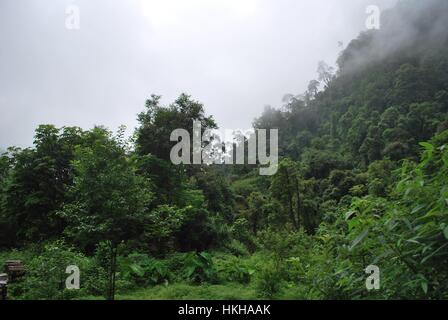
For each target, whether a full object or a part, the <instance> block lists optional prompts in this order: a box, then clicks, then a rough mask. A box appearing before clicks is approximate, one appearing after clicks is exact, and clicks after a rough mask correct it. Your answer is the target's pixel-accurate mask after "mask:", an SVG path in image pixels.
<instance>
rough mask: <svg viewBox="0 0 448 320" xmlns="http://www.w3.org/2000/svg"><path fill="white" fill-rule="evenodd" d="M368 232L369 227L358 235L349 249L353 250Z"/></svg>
mask: <svg viewBox="0 0 448 320" xmlns="http://www.w3.org/2000/svg"><path fill="white" fill-rule="evenodd" d="M368 234H369V229H366V230H364V231H363V232H362V233H361V234H360V235H359V236H357V237H356V239H355V240H353V242H352V244H351V245H350V248H349V250H350V251H352V250H353V249H354V248H355V247H356V246H357V245H358V244H359V243H360V242H361V241H362V240H363V239H364V238H365V237H366V236H367V235H368Z"/></svg>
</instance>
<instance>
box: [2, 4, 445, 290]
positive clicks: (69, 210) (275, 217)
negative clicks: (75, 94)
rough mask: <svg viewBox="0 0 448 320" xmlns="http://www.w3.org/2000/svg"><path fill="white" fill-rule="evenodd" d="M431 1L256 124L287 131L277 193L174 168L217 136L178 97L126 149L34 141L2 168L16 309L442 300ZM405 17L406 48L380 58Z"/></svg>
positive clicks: (114, 141)
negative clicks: (192, 144) (372, 283)
mask: <svg viewBox="0 0 448 320" xmlns="http://www.w3.org/2000/svg"><path fill="white" fill-rule="evenodd" d="M427 2H428V3H429V4H428V3H426V1H425V6H423V5H421V2H419V1H416V0H408V1H403V2H400V3H399V4H398V6H397V7H396V8H395V9H392V10H391V11H390V12H388V13H387V14H385V15H384V20H385V21H384V22H383V25H384V27H383V28H382V29H381V30H380V31H369V32H367V33H363V34H361V35H360V36H359V37H358V38H357V39H356V40H353V41H352V42H351V43H350V45H349V46H348V47H347V48H346V49H345V50H344V51H343V52H342V53H341V55H340V58H339V60H338V66H339V69H338V71H337V72H336V73H335V72H334V71H333V70H332V69H331V68H329V67H328V66H326V65H325V64H324V63H321V64H320V65H319V70H318V71H319V81H317V80H313V81H311V83H310V86H309V88H308V91H307V92H306V93H305V94H303V95H299V96H289V97H287V99H285V101H286V104H285V105H284V106H283V107H282V108H281V109H273V108H267V109H266V110H265V112H264V113H263V114H262V115H261V117H260V118H258V119H256V120H255V122H254V127H255V128H263V129H279V143H280V146H279V147H280V162H279V168H278V172H277V174H276V175H274V176H272V177H270V176H260V175H259V173H258V168H256V166H250V165H241V166H239V165H235V166H230V167H229V166H225V167H223V166H205V165H192V166H184V165H180V166H175V165H173V164H171V162H170V160H169V154H170V149H171V147H172V145H173V144H174V143H172V142H170V141H169V137H170V133H171V132H172V130H174V129H177V128H185V129H187V128H190V130H192V128H191V125H192V119H196V120H199V121H201V123H202V128H203V129H205V128H216V127H217V124H216V123H215V121H214V120H213V118H212V117H209V116H206V115H205V112H204V108H203V106H202V105H201V104H200V103H199V102H197V101H194V100H192V99H191V97H189V96H187V95H184V94H183V95H181V96H180V97H179V99H177V100H176V101H175V102H174V103H173V104H171V105H169V106H161V105H160V98H159V97H158V96H152V97H151V98H150V99H148V101H147V103H146V109H145V111H144V112H142V113H141V114H140V115H139V116H138V120H139V127H138V128H137V129H136V131H135V135H134V137H133V139H131V140H130V141H127V140H126V139H124V138H123V132H122V131H119V132H118V133H117V134H113V133H111V132H109V131H108V130H107V129H105V128H102V127H96V128H94V129H92V130H89V131H85V130H81V129H80V128H68V127H64V128H56V127H54V126H52V125H42V126H39V127H38V128H37V130H36V135H35V141H34V147H32V148H27V149H19V148H9V149H8V151H7V152H6V153H5V154H3V155H2V156H1V157H0V191H1V192H0V230H1V232H0V248H2V250H1V251H0V264H1V265H3V263H4V261H5V260H9V259H18V260H22V261H23V262H24V264H25V265H26V267H27V273H26V276H25V277H23V278H22V279H20V280H19V281H17V282H15V283H12V284H11V285H10V291H9V293H10V298H11V299H101V298H103V297H104V298H106V299H114V298H116V299H448V268H447V263H448V130H447V129H448V91H447V90H448V89H447V88H448V33H447V32H446V28H445V27H444V28H440V21H445V20H444V19H447V18H448V3H447V2H446V1H444V0H428V1H427ZM396 17H406V25H407V26H408V27H412V30H413V34H412V37H409V38H407V39H406V41H402V42H400V45H397V46H396V48H395V49H394V50H386V49H385V47H386V46H385V45H384V44H385V43H387V42H390V40H391V39H392V38H393V37H394V35H396V34H397V32H398V31H397V29H398V30H401V29H400V28H401V27H402V26H401V25H397V24H396V23H394V21H396V19H395V18H396ZM320 88H322V89H320ZM190 134H191V133H190ZM69 265H77V266H78V267H79V268H80V270H81V289H80V290H67V289H65V279H66V277H67V276H68V275H67V274H65V268H66V267H67V266H69ZM369 265H376V266H378V267H379V268H380V270H381V288H380V289H379V290H371V291H368V290H367V289H366V285H365V282H366V278H367V276H368V275H367V274H366V273H365V269H366V267H367V266H369ZM115 293H117V294H115Z"/></svg>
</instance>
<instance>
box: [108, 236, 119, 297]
mask: <svg viewBox="0 0 448 320" xmlns="http://www.w3.org/2000/svg"><path fill="white" fill-rule="evenodd" d="M117 251H118V248H117V245H116V244H111V246H110V266H109V288H108V294H107V296H108V297H107V300H112V301H113V300H115V274H116V269H117V268H116V266H117Z"/></svg>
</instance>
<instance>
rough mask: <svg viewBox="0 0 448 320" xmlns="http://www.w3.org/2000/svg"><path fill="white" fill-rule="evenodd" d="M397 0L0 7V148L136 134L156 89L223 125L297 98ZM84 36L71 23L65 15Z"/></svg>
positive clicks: (58, 1)
mask: <svg viewBox="0 0 448 320" xmlns="http://www.w3.org/2000/svg"><path fill="white" fill-rule="evenodd" d="M395 3H396V0H75V1H73V0H72V1H66V0H39V1H35V0H0V41H1V44H0V148H1V149H4V148H5V147H7V146H11V145H17V146H28V145H30V144H31V143H32V140H33V132H34V129H35V128H36V126H37V125H38V124H42V123H51V124H55V125H57V126H80V127H83V128H85V129H88V128H91V127H92V126H94V125H96V124H101V125H105V126H107V127H109V128H110V129H113V130H115V129H116V128H117V127H118V126H119V125H121V124H125V125H127V126H128V128H129V129H128V130H129V131H130V132H132V130H133V128H134V127H135V126H136V120H135V119H136V114H137V113H138V112H140V111H142V110H143V109H144V102H145V99H146V98H147V97H149V96H150V94H152V93H155V94H159V95H162V96H163V99H162V102H163V103H165V104H168V103H171V102H172V101H173V100H174V99H175V98H176V97H177V96H178V95H179V94H180V93H182V92H186V93H188V94H191V95H192V96H193V98H194V99H197V100H199V101H201V102H203V103H204V105H205V109H206V111H207V113H208V114H212V115H214V117H215V119H216V120H217V121H218V124H219V125H220V127H221V128H228V129H232V128H234V129H236V128H241V129H243V128H250V127H251V123H252V120H253V119H254V118H255V117H257V116H259V115H260V113H261V112H262V111H263V109H264V106H265V105H272V106H274V107H278V106H280V105H281V99H282V97H283V96H284V94H286V93H294V94H298V93H302V92H303V91H305V90H306V87H307V84H308V82H309V80H311V79H313V78H316V68H317V63H318V62H319V61H320V60H324V61H326V62H327V63H329V64H334V63H335V60H336V58H337V56H338V53H339V52H340V51H341V47H340V46H339V45H338V42H339V41H342V42H343V43H344V45H346V44H347V43H348V41H350V40H351V39H352V38H354V37H356V36H357V34H358V33H359V32H360V31H362V30H364V29H365V20H366V18H367V15H366V13H365V10H366V7H367V6H368V5H371V4H374V5H378V6H379V7H380V8H382V9H383V8H387V7H391V6H393V5H394V4H395ZM68 5H76V6H77V7H78V8H79V10H80V29H79V30H69V29H67V28H66V19H67V14H66V8H67V6H68Z"/></svg>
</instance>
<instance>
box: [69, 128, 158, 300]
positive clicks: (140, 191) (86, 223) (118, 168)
mask: <svg viewBox="0 0 448 320" xmlns="http://www.w3.org/2000/svg"><path fill="white" fill-rule="evenodd" d="M86 139H87V141H89V142H90V143H89V145H87V146H81V147H78V148H77V150H76V152H75V160H74V162H73V166H74V171H75V179H74V184H73V187H72V188H71V189H70V191H69V198H70V202H69V203H68V204H66V205H65V206H64V208H63V210H62V211H61V212H60V215H61V216H62V217H63V218H65V219H66V221H67V223H68V227H67V228H66V230H65V233H66V235H67V236H69V237H70V238H72V239H73V240H74V241H75V242H77V243H78V244H79V245H80V246H82V247H83V248H84V249H85V250H87V251H89V250H90V251H92V250H93V249H94V247H95V246H96V245H98V244H99V243H100V242H107V243H108V245H109V254H110V259H109V261H110V266H109V272H108V276H109V285H108V292H107V298H108V299H111V300H113V299H114V296H115V274H116V265H117V260H116V258H117V249H118V245H119V244H120V243H122V242H124V241H126V240H129V239H132V238H133V237H135V236H136V235H138V234H140V233H141V232H142V221H143V220H144V216H145V212H146V209H147V207H148V206H149V204H150V202H151V199H152V193H151V190H150V189H149V181H148V180H147V179H145V178H143V177H141V176H138V175H137V174H136V170H135V165H134V163H132V162H131V161H130V159H129V157H127V155H126V154H125V152H124V149H123V146H122V145H120V144H119V143H118V142H117V141H116V139H115V138H114V137H112V136H111V133H110V132H108V131H107V130H106V129H103V128H95V129H93V130H92V131H91V132H89V133H88V134H87V136H86Z"/></svg>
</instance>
